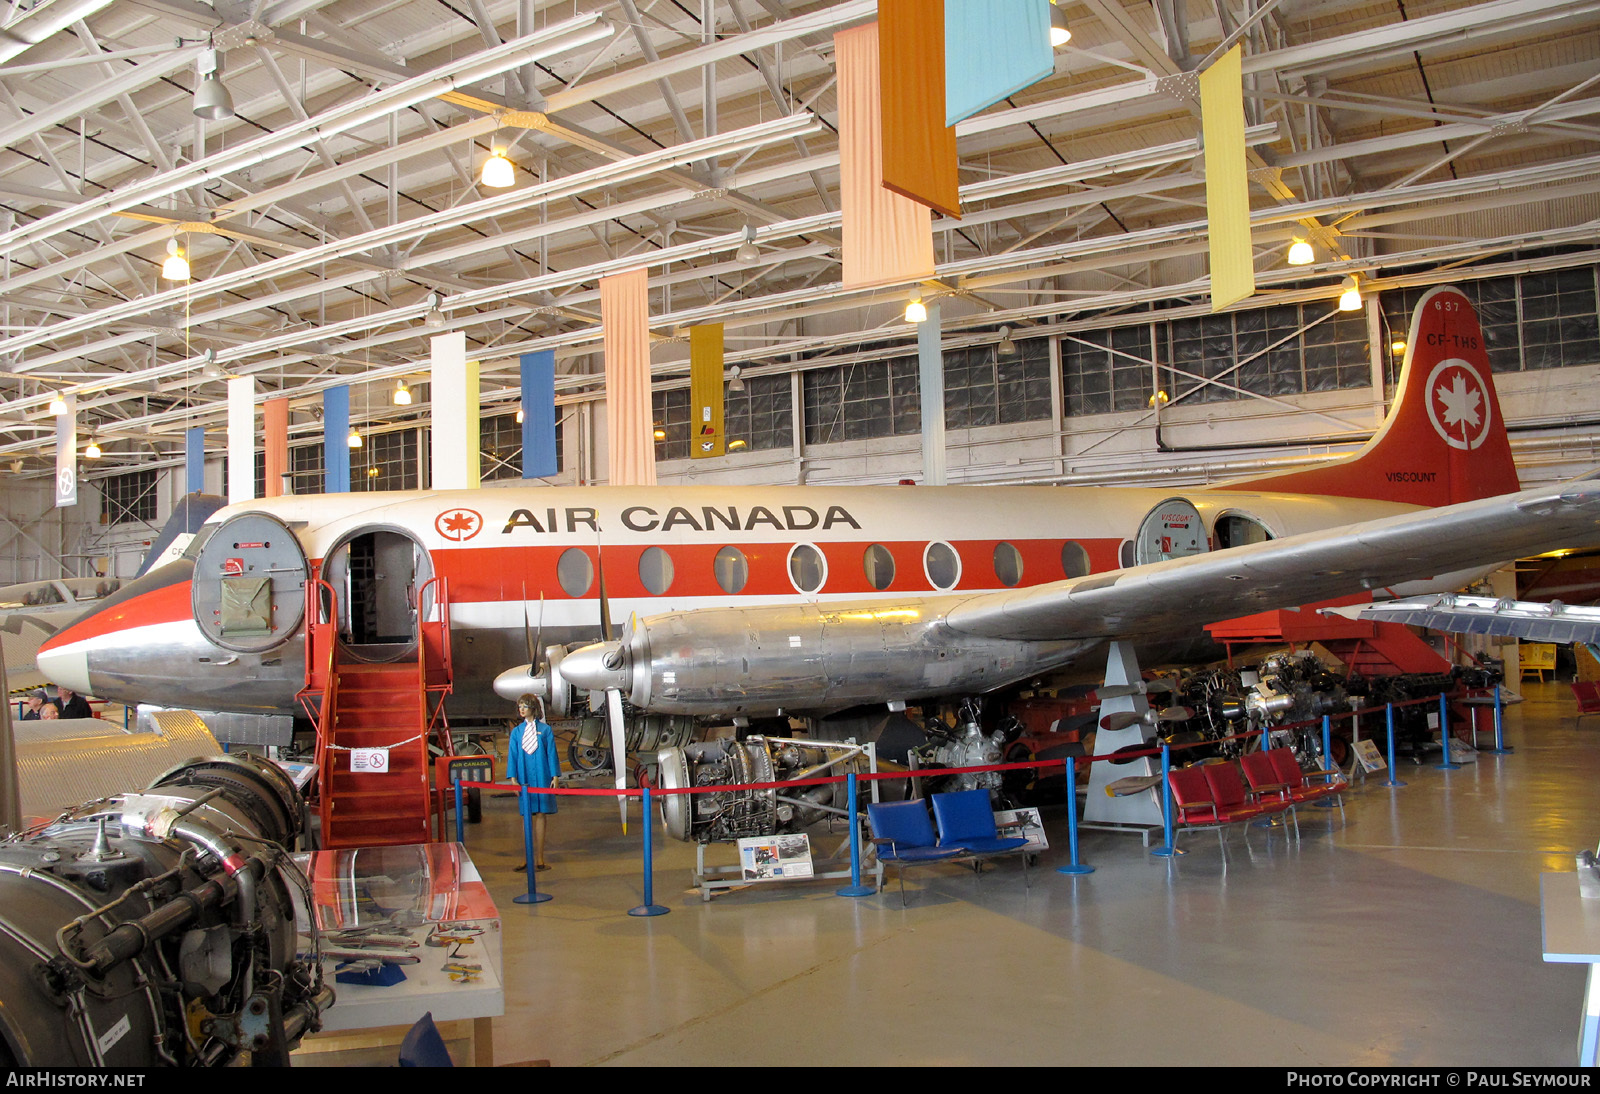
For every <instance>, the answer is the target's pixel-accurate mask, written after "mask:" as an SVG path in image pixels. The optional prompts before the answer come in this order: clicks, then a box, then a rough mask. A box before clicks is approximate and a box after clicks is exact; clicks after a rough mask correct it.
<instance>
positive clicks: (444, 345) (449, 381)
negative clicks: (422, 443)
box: [431, 331, 480, 490]
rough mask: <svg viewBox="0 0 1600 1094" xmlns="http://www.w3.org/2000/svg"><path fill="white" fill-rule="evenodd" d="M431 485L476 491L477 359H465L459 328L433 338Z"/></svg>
mask: <svg viewBox="0 0 1600 1094" xmlns="http://www.w3.org/2000/svg"><path fill="white" fill-rule="evenodd" d="M432 349H433V374H432V386H431V392H432V395H431V398H432V400H433V488H434V489H435V490H475V489H477V488H478V485H479V474H480V469H479V463H478V362H476V361H469V360H467V336H466V335H465V334H463V333H462V332H461V331H451V332H450V333H448V334H440V335H437V336H435V337H434V338H433V340H432Z"/></svg>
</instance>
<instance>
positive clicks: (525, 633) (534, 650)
mask: <svg viewBox="0 0 1600 1094" xmlns="http://www.w3.org/2000/svg"><path fill="white" fill-rule="evenodd" d="M539 616H540V620H541V621H542V620H543V618H544V594H543V593H540V594H539ZM522 644H523V646H524V647H525V648H526V649H527V651H528V664H530V665H532V666H534V667H535V668H538V666H539V644H538V643H537V642H535V641H534V640H533V627H532V626H531V625H530V624H529V621H528V583H527V582H526V581H524V582H523V583H522Z"/></svg>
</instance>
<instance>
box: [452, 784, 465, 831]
mask: <svg viewBox="0 0 1600 1094" xmlns="http://www.w3.org/2000/svg"><path fill="white" fill-rule="evenodd" d="M452 781H453V782H454V783H455V785H456V842H457V843H466V842H467V831H466V826H465V824H464V820H463V818H462V816H461V812H462V810H461V780H460V779H454V780H452Z"/></svg>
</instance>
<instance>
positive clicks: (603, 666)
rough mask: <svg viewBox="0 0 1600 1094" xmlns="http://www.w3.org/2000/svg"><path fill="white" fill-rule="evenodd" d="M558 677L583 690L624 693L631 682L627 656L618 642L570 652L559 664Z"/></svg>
mask: <svg viewBox="0 0 1600 1094" xmlns="http://www.w3.org/2000/svg"><path fill="white" fill-rule="evenodd" d="M561 675H562V677H563V678H564V679H565V680H566V681H567V682H568V683H570V684H571V685H572V686H573V687H576V688H579V689H581V690H583V691H605V690H606V689H607V688H621V689H623V690H627V689H628V688H629V686H630V685H631V684H632V682H633V673H632V671H631V670H630V669H629V667H628V657H627V654H626V653H625V652H623V648H622V643H621V642H597V643H595V644H594V645H592V646H584V647H583V648H582V649H576V650H573V651H572V652H571V653H569V654H567V656H566V659H565V660H564V661H562V662H561Z"/></svg>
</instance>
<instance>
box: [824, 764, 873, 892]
mask: <svg viewBox="0 0 1600 1094" xmlns="http://www.w3.org/2000/svg"><path fill="white" fill-rule="evenodd" d="M844 790H845V794H844V797H845V811H846V812H848V813H849V814H850V884H849V885H846V886H845V887H844V888H842V889H836V890H834V895H835V896H871V895H872V894H873V893H875V892H877V890H876V889H874V888H873V887H872V886H870V885H863V884H861V817H860V815H859V814H857V813H856V801H857V799H856V773H855V772H854V771H848V772H846V773H845V777H844Z"/></svg>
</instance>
